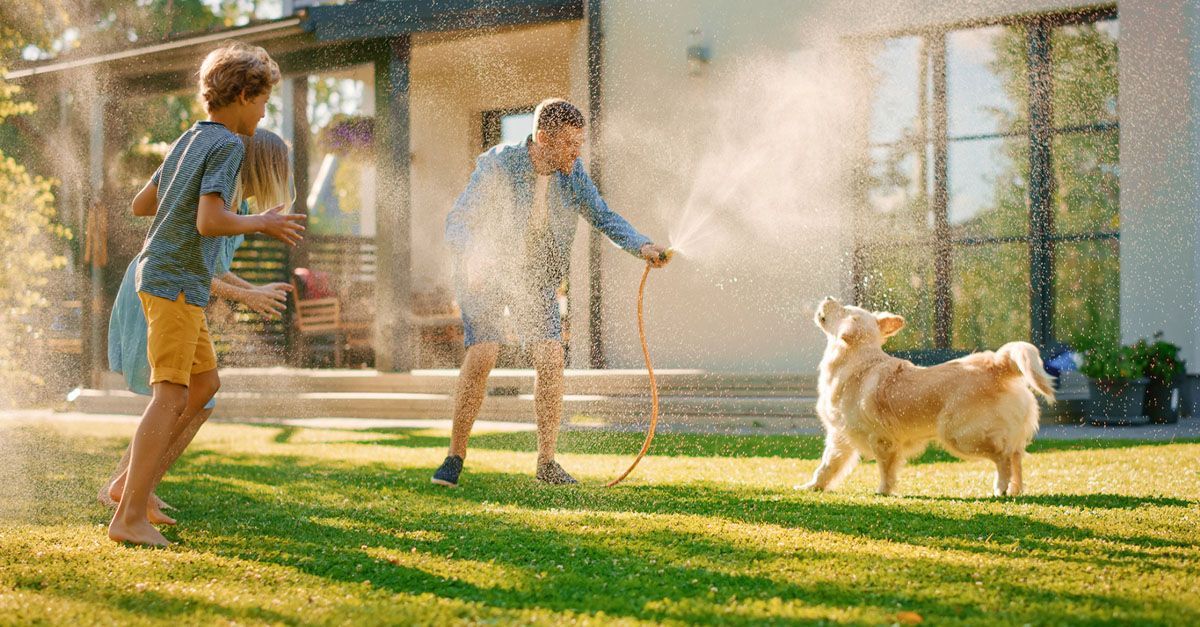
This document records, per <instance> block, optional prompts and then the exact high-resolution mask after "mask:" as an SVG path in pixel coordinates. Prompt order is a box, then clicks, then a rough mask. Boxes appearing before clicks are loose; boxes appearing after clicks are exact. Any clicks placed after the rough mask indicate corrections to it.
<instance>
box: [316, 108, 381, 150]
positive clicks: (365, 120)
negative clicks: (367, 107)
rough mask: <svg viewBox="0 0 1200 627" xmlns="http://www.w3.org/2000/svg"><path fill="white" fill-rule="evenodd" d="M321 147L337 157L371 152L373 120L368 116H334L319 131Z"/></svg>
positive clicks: (373, 129) (373, 144)
mask: <svg viewBox="0 0 1200 627" xmlns="http://www.w3.org/2000/svg"><path fill="white" fill-rule="evenodd" d="M319 141H320V144H321V147H322V148H324V149H325V151H326V152H331V153H333V154H335V155H337V156H339V157H346V156H350V155H355V154H364V153H369V152H371V151H372V150H373V149H374V147H375V118H374V117H372V116H368V115H344V114H342V115H336V116H334V118H333V119H332V120H331V121H330V122H329V125H328V126H326V127H325V128H324V129H322V130H321V135H320V137H319Z"/></svg>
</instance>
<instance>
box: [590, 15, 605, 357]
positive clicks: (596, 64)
mask: <svg viewBox="0 0 1200 627" xmlns="http://www.w3.org/2000/svg"><path fill="white" fill-rule="evenodd" d="M600 6H601V5H600V0H588V2H587V75H588V111H589V113H590V116H589V123H588V126H589V129H588V130H589V131H590V134H591V136H592V137H591V141H592V148H591V160H590V161H591V163H590V169H591V176H592V180H594V181H595V182H596V186H597V187H599V188H601V189H603V186H602V184H601V180H602V177H601V172H602V169H601V166H602V164H603V161H602V159H601V154H600V127H601V125H600V121H601V103H602V98H601V94H602V87H603V78H604V56H603V52H604V27H603V24H602V23H601V18H602V15H601V11H600ZM600 238H601V236H600V234H599V233H597V232H596V230H595V229H588V361H589V363H590V364H591V367H592V368H604V367H605V359H604V309H603V305H604V285H603V282H602V278H603V277H602V275H601V274H600V260H601V251H602V248H601V244H602V240H601V239H600Z"/></svg>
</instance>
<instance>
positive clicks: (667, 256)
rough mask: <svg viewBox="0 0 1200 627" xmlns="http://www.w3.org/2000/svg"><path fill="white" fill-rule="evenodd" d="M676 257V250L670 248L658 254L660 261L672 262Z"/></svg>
mask: <svg viewBox="0 0 1200 627" xmlns="http://www.w3.org/2000/svg"><path fill="white" fill-rule="evenodd" d="M674 256H675V249H674V248H668V249H666V250H664V251H662V252H661V253H658V260H659V261H670V260H671V257H674Z"/></svg>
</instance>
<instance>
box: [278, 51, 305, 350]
mask: <svg viewBox="0 0 1200 627" xmlns="http://www.w3.org/2000/svg"><path fill="white" fill-rule="evenodd" d="M282 87H283V88H284V89H283V91H282V95H283V132H284V133H285V134H286V135H287V136H288V139H290V140H291V142H292V184H293V185H294V186H295V188H296V203H295V204H294V205H293V207H292V210H293V211H294V212H296V213H303V214H308V210H309V206H308V188H309V180H308V144H309V139H310V138H311V135H312V133H311V131H310V130H309V125H308V75H307V74H302V75H300V76H295V77H292V78H289V79H286V80H284V81H283V85H282ZM308 247H309V240H308V239H307V238H306V239H305V240H304V241H302V242H301V243H300V245H299V246H297V247H296V248H288V252H287V255H288V264H287V273H288V280H289V281H290V280H291V279H292V276H293V273H292V271H293V270H295V269H296V268H298V267H306V266H308ZM295 297H296V296H295V295H294V296H293V301H292V302H295V301H294V299H295ZM294 315H295V306H294V305H293V306H292V307H289V308H288V309H287V312H286V314H285V316H284V320H283V329H284V331H283V334H284V335H283V337H284V351H285V354H286V355H287V356H288V360H289V361H290V363H291V364H292V365H293V366H301V365H303V364H302V363H301V361H302V359H303V355H301V353H300V351H299V350H298V348H299V345H300V343H299V342H298V341H297V340H296V337H295V332H296V331H295V324H294V323H293V316H294Z"/></svg>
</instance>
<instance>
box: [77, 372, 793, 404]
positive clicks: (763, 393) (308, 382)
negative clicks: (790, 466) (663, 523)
mask: <svg viewBox="0 0 1200 627" xmlns="http://www.w3.org/2000/svg"><path fill="white" fill-rule="evenodd" d="M655 379H656V380H657V382H658V388H659V393H660V394H661V395H664V396H669V395H676V394H678V395H686V396H731V395H734V396H737V395H750V396H758V397H769V396H780V397H788V396H815V395H816V377H814V376H810V375H799V374H787V373H784V374H730V373H713V372H706V371H703V370H683V369H668V370H661V371H659V370H656V371H655ZM457 380H458V370H414V371H412V372H409V373H390V372H388V373H385V372H379V371H376V370H311V369H297V368H224V369H222V370H221V389H222V391H224V392H258V391H263V390H291V391H297V392H343V393H376V392H384V393H388V392H411V393H419V394H453V393H454V387H455V384H456V382H457ZM563 382H564V385H565V388H566V389H565V391H566V394H577V395H601V396H635V395H644V394H648V392H649V387H648V386H649V379H648V378H647V376H646V371H645V370H567V371H566V372H565V373H564V377H563ZM533 386H534V372H533V370H507V369H503V370H502V369H497V370H493V371H492V374H491V376H490V377H489V379H488V389H489V390H490V391H491V393H492V394H494V395H497V396H503V395H509V396H511V395H520V394H532V393H533ZM100 388H101V389H112V390H123V389H125V382H124V380H123V379H122V378H121V377H120V375H117V374H115V373H106V374H105V376H104V377H103V378H102V380H101V382H100Z"/></svg>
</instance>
